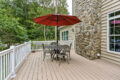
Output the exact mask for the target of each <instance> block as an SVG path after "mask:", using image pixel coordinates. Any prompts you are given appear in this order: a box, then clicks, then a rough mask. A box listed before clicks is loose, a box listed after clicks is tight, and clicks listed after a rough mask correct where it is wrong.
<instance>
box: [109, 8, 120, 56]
mask: <svg viewBox="0 0 120 80" xmlns="http://www.w3.org/2000/svg"><path fill="white" fill-rule="evenodd" d="M116 11H119V10H116ZM116 11H114V12H116ZM114 12H111V13H114ZM111 13H108V14H107V52H110V53H113V54H120V52H115V51H111V50H110V45H109V44H110V41H109V40H110V37H109V32H110V30H109V29H110V28H109V27H110V25H109V20H111V19H115V18H120V16H114V17H111V18H109V14H111Z"/></svg>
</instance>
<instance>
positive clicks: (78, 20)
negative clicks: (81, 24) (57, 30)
mask: <svg viewBox="0 0 120 80" xmlns="http://www.w3.org/2000/svg"><path fill="white" fill-rule="evenodd" d="M67 18H69V19H71V20H75V21H79V20H76V19H74V18H71V17H67ZM76 18H77V17H76Z"/></svg>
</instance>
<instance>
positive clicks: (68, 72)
mask: <svg viewBox="0 0 120 80" xmlns="http://www.w3.org/2000/svg"><path fill="white" fill-rule="evenodd" d="M71 56H72V60H71V61H70V64H68V63H67V62H62V63H61V65H60V66H59V63H58V61H53V62H51V60H50V58H49V57H47V58H46V59H45V61H43V60H42V51H41V52H36V53H31V54H30V55H29V56H28V58H27V59H26V60H25V62H24V64H23V65H22V67H21V68H20V69H19V71H18V72H17V74H16V77H15V78H14V79H13V80H120V66H119V65H115V64H112V63H109V62H107V61H104V60H92V61H91V60H87V59H85V58H83V57H81V56H79V55H77V54H75V53H74V51H72V53H71Z"/></svg>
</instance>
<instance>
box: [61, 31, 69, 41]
mask: <svg viewBox="0 0 120 80" xmlns="http://www.w3.org/2000/svg"><path fill="white" fill-rule="evenodd" d="M66 31H68V30H64V31H62V33H64V32H66ZM62 40H63V41H68V40H69V31H68V40H64V39H63V36H62Z"/></svg>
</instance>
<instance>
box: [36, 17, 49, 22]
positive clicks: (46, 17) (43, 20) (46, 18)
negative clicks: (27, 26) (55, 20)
mask: <svg viewBox="0 0 120 80" xmlns="http://www.w3.org/2000/svg"><path fill="white" fill-rule="evenodd" d="M50 17H51V16H48V17H46V18H45V19H48V18H50ZM43 21H44V20H41V21H37V22H43Z"/></svg>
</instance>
